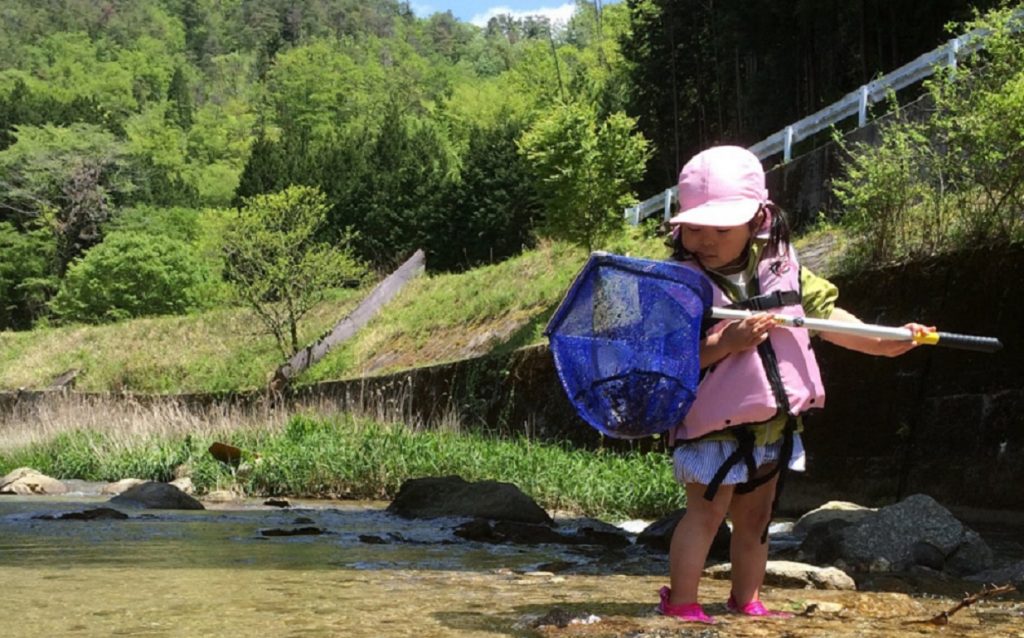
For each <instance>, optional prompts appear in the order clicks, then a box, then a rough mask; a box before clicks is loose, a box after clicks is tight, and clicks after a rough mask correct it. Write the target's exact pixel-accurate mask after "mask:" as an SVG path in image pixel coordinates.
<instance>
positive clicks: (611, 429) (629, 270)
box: [545, 253, 711, 439]
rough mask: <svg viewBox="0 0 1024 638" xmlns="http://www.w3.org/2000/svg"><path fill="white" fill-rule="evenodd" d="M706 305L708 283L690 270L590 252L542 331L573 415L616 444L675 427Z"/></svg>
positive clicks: (685, 404)
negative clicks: (546, 337) (548, 341)
mask: <svg viewBox="0 0 1024 638" xmlns="http://www.w3.org/2000/svg"><path fill="white" fill-rule="evenodd" d="M710 302H711V289H710V286H709V284H708V282H707V280H706V279H705V278H704V276H703V275H701V274H699V273H697V272H695V271H693V270H691V269H689V268H685V267H683V266H680V265H678V264H675V263H672V262H669V261H653V260H649V259H636V258H630V257H623V256H620V255H612V254H608V253H593V254H592V255H591V256H590V259H589V260H588V261H587V263H586V264H585V265H584V266H583V269H582V270H581V271H580V273H579V275H577V276H576V280H575V281H574V282H573V284H572V286H571V287H570V288H569V291H568V292H567V293H566V296H565V299H564V300H563V301H562V304H561V305H560V306H559V307H558V310H557V311H555V314H554V316H553V317H552V318H551V321H550V322H549V323H548V326H547V329H546V330H545V334H546V335H547V336H548V338H549V340H550V345H551V350H552V352H553V353H554V357H555V367H556V369H557V371H558V376H559V378H560V379H561V381H562V385H563V386H564V387H565V391H566V393H567V394H568V396H569V400H570V401H572V403H573V404H574V405H575V407H576V411H577V412H578V413H579V415H580V416H581V417H582V418H583V419H584V420H585V421H586V422H587V423H589V424H590V425H592V426H593V427H595V428H597V429H598V430H600V431H601V432H603V433H604V434H606V435H608V436H611V437H615V438H620V439H635V438H640V437H644V436H650V435H652V434H657V433H659V432H664V431H665V430H668V429H669V428H671V427H673V426H676V425H678V424H679V423H680V422H681V421H682V420H683V416H685V414H686V411H687V410H688V409H689V407H690V404H691V403H693V398H694V394H695V392H696V389H697V382H698V381H699V379H700V360H699V359H700V353H699V340H700V327H701V320H702V318H703V316H704V311H705V308H707V307H709V306H710Z"/></svg>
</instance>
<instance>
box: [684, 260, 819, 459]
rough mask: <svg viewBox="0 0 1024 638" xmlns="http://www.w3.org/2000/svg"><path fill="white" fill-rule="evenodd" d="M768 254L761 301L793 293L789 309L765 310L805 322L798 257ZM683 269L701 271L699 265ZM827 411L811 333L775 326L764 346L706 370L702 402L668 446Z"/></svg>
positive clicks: (762, 265)
mask: <svg viewBox="0 0 1024 638" xmlns="http://www.w3.org/2000/svg"><path fill="white" fill-rule="evenodd" d="M769 250H770V247H765V253H764V254H763V255H762V257H761V260H760V262H759V263H758V265H757V283H758V295H759V298H760V297H762V296H764V295H771V294H772V293H780V294H781V293H788V294H787V295H784V296H782V297H780V298H779V299H780V300H781V301H782V303H786V304H787V305H785V306H783V307H781V308H778V309H777V310H775V309H772V308H771V307H770V306H771V305H772V304H770V303H769V304H768V306H764V307H763V309H765V310H767V311H769V312H778V314H787V315H792V316H799V317H803V316H805V315H804V309H803V306H802V305H801V304H800V296H799V291H800V265H799V263H798V262H797V258H796V252H795V251H794V250H793V248H792V247H789V248H788V250H787V253H786V255H782V256H778V255H776V254H775V253H774V251H771V252H769ZM681 263H682V265H684V266H687V267H689V268H694V269H696V270H702V269H701V267H700V265H699V264H698V263H697V262H696V261H685V262H681ZM711 288H712V291H713V293H712V294H713V297H712V303H713V304H714V305H715V306H718V307H725V306H728V305H730V303H731V301H730V299H729V298H728V297H726V295H725V292H724V291H723V290H722V289H721V288H720V287H719V286H718V285H717V284H715V283H714V282H713V281H712V285H711ZM794 292H795V293H796V294H794ZM738 305H740V306H742V305H743V304H742V302H741V303H740V304H738ZM775 305H778V304H775ZM725 325H726V322H725V321H720V322H718V323H717V324H715V325H714V326H712V328H711V329H710V331H709V332H711V333H713V332H718V331H720V330H722V329H723V328H724V327H725ZM824 405H825V389H824V386H823V385H822V382H821V373H820V372H819V371H818V362H817V360H816V359H815V358H814V350H813V349H812V347H811V343H810V335H808V333H807V330H805V329H803V328H787V327H783V326H776V327H774V328H772V329H771V330H770V331H769V332H768V339H767V340H766V341H765V342H764V343H762V344H761V345H760V346H758V347H756V348H749V349H747V350H744V351H742V352H737V353H734V354H731V355H729V356H727V357H726V358H724V359H722V360H721V361H719V362H717V363H715V364H713V365H711V366H709V367H708V368H707V369H706V370H705V373H704V376H703V378H702V379H701V381H700V384H699V385H698V386H697V397H696V399H695V400H694V402H693V405H692V407H691V408H690V411H689V412H688V413H687V415H686V417H685V418H684V419H683V422H682V423H681V424H680V425H678V426H677V427H676V428H675V429H674V430H672V431H670V433H669V443H670V444H671V443H675V442H676V441H678V440H692V439H697V438H700V437H702V436H704V435H706V434H708V433H710V432H715V431H717V430H724V429H726V428H730V427H733V426H737V425H742V424H752V423H763V422H765V421H768V420H770V419H772V418H774V417H775V416H776V415H777V414H779V413H780V412H782V413H784V414H788V415H790V416H796V415H798V414H801V413H803V412H805V411H807V410H809V409H812V408H821V407H824Z"/></svg>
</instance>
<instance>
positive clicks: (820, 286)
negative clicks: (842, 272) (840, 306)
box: [800, 266, 839, 319]
mask: <svg viewBox="0 0 1024 638" xmlns="http://www.w3.org/2000/svg"><path fill="white" fill-rule="evenodd" d="M800 295H801V298H802V299H803V307H804V314H806V315H807V316H808V317H812V318H814V319H828V318H829V317H831V316H832V311H833V310H835V307H836V300H837V299H839V289H838V288H836V286H835V284H833V283H832V282H831V281H829V280H828V279H825V278H824V277H819V276H818V275H815V274H814V273H813V272H811V271H810V270H809V269H807V268H804V267H802V266H801V267H800Z"/></svg>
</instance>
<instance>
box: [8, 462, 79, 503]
mask: <svg viewBox="0 0 1024 638" xmlns="http://www.w3.org/2000/svg"><path fill="white" fill-rule="evenodd" d="M67 491H68V488H67V486H66V485H64V484H63V483H61V482H60V481H58V480H57V479H55V478H51V477H49V476H46V475H45V474H42V473H40V472H37V471H36V470H33V469H32V468H30V467H19V468H18V469H16V470H12V471H11V472H10V473H8V474H7V475H6V476H4V477H3V478H2V479H0V494H20V495H23V496H27V495H30V494H37V495H45V494H64V493H66V492H67Z"/></svg>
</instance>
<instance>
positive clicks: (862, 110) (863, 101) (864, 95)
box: [857, 84, 868, 128]
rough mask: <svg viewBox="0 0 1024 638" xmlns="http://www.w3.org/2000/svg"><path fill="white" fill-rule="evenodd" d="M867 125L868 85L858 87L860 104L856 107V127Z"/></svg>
mask: <svg viewBox="0 0 1024 638" xmlns="http://www.w3.org/2000/svg"><path fill="white" fill-rule="evenodd" d="M867 123H868V85H867V84H865V85H864V86H862V87H860V104H859V105H858V106H857V126H858V128H859V127H863V126H864V125H865V124H867Z"/></svg>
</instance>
